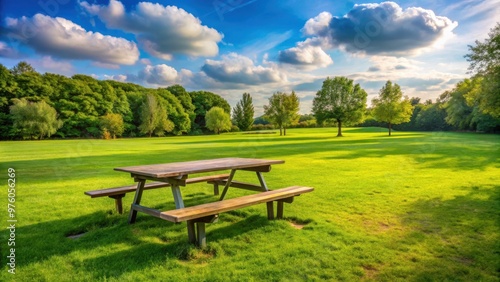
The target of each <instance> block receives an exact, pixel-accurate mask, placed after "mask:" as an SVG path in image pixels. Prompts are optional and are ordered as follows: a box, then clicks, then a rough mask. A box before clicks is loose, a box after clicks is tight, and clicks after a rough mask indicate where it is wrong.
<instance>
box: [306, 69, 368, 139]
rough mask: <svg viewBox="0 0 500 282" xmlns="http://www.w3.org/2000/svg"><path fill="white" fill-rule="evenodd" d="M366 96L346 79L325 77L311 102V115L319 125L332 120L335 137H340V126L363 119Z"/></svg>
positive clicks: (356, 85) (357, 85)
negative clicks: (335, 124)
mask: <svg viewBox="0 0 500 282" xmlns="http://www.w3.org/2000/svg"><path fill="white" fill-rule="evenodd" d="M366 97H367V94H366V92H365V90H363V89H362V88H361V87H360V86H359V84H355V85H354V82H353V80H352V79H349V78H347V77H338V76H337V77H335V78H333V79H331V78H329V77H327V78H326V80H325V81H323V86H322V87H321V90H319V91H318V92H317V93H316V97H315V98H314V100H313V110H312V111H313V113H314V115H315V117H316V120H317V122H318V123H319V124H323V123H324V122H325V121H328V120H334V121H335V122H336V123H337V125H338V132H337V136H342V125H348V124H356V123H358V122H361V120H362V119H363V115H364V111H365V109H366Z"/></svg>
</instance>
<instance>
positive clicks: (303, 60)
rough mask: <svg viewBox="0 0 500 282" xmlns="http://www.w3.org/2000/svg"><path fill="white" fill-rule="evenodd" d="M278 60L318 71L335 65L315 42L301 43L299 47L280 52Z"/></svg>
mask: <svg viewBox="0 0 500 282" xmlns="http://www.w3.org/2000/svg"><path fill="white" fill-rule="evenodd" d="M278 60H279V61H280V62H281V63H286V64H291V65H295V66H297V67H298V68H303V69H316V68H320V67H326V66H329V65H331V64H333V60H332V58H331V57H330V55H328V54H327V53H325V51H324V50H323V49H322V48H321V46H317V45H315V44H314V43H313V40H306V41H304V42H299V43H298V44H297V47H292V48H289V49H286V50H284V51H280V52H279V55H278Z"/></svg>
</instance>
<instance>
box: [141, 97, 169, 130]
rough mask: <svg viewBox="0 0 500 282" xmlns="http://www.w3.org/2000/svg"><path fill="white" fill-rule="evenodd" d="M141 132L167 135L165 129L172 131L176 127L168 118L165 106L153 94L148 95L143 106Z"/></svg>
mask: <svg viewBox="0 0 500 282" xmlns="http://www.w3.org/2000/svg"><path fill="white" fill-rule="evenodd" d="M140 110H141V125H140V126H139V130H140V131H141V133H145V134H148V136H149V137H151V136H152V135H153V133H154V134H155V135H157V136H163V135H165V131H167V132H170V131H172V130H173V129H174V124H173V122H172V121H170V120H168V118H167V112H166V110H165V108H164V107H163V106H162V105H161V104H160V103H159V102H158V100H157V99H156V97H155V96H154V95H153V94H148V95H146V101H144V103H143V104H142V106H141V109H140Z"/></svg>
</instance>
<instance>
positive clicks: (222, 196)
mask: <svg viewBox="0 0 500 282" xmlns="http://www.w3.org/2000/svg"><path fill="white" fill-rule="evenodd" d="M235 173H236V169H232V170H231V173H230V174H229V178H228V179H227V182H226V185H225V186H224V190H222V194H221V195H220V198H219V201H222V200H224V197H225V196H226V193H227V189H229V186H231V181H233V177H234V174H235Z"/></svg>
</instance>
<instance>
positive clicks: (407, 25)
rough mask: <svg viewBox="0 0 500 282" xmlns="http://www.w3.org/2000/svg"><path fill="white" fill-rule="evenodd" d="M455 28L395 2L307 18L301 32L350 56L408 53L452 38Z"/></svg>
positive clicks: (444, 20)
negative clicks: (341, 15) (353, 54)
mask: <svg viewBox="0 0 500 282" xmlns="http://www.w3.org/2000/svg"><path fill="white" fill-rule="evenodd" d="M457 25H458V23H457V22H454V21H452V20H450V19H448V18H447V17H442V16H436V14H435V13H434V12H433V11H432V10H426V9H423V8H419V7H410V8H407V9H405V10H403V9H402V8H401V7H400V6H399V5H398V4H396V3H394V2H383V3H380V4H360V5H355V6H354V8H353V9H352V10H351V11H349V12H348V13H347V14H346V15H345V16H343V17H334V16H332V15H331V14H330V13H328V12H323V13H321V14H319V15H318V16H317V17H315V18H312V19H309V20H308V21H307V22H306V24H305V26H304V28H303V29H302V31H303V33H304V34H305V35H308V36H314V38H315V39H316V40H320V41H321V42H322V44H323V46H328V47H329V48H340V49H343V50H346V51H348V52H352V53H367V54H408V53H414V52H415V51H417V50H419V49H422V48H425V47H430V46H432V45H434V44H435V43H436V42H438V41H439V40H440V39H443V38H445V37H447V36H449V35H451V34H452V31H453V29H454V28H455V27H456V26H457Z"/></svg>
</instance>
